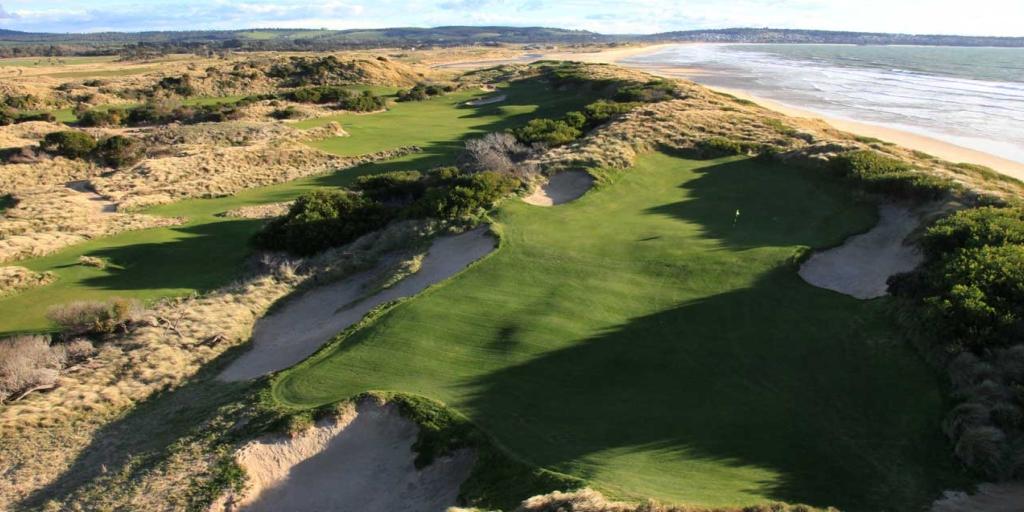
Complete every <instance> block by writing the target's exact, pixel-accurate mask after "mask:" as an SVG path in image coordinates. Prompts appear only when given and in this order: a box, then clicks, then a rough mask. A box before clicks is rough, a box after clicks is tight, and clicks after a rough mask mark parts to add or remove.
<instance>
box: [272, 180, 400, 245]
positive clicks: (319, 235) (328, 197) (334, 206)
mask: <svg viewBox="0 0 1024 512" xmlns="http://www.w3.org/2000/svg"><path fill="white" fill-rule="evenodd" d="M393 214H394V212H392V211H391V210H389V209H387V208H385V207H383V206H382V205H380V204H379V203H377V202H375V201H373V200H371V199H369V198H366V197H363V196H362V195H359V194H355V193H352V192H348V191H315V192H310V193H308V194H305V195H303V196H300V197H299V198H298V199H297V200H296V201H295V203H294V204H293V205H292V207H291V208H290V209H289V211H288V214H287V215H285V216H284V217H280V218H278V219H275V220H273V221H271V222H270V223H269V224H268V225H267V226H266V227H265V228H264V229H263V231H261V232H260V233H258V234H257V235H256V237H255V239H254V241H255V243H256V245H258V246H259V247H262V248H264V249H270V250H278V251H288V252H292V253H295V254H299V255H309V254H314V253H316V252H319V251H322V250H324V249H327V248H330V247H336V246H339V245H344V244H346V243H349V242H351V241H353V240H355V239H356V238H358V237H360V236H362V235H364V234H366V233H369V232H371V231H373V230H376V229H380V228H382V227H384V225H386V224H387V223H388V222H389V221H390V220H391V219H392V217H393Z"/></svg>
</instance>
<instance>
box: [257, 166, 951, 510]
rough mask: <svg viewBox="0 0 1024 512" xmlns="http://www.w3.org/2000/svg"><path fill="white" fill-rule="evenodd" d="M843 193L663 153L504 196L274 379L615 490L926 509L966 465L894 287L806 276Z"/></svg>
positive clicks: (276, 388)
mask: <svg viewBox="0 0 1024 512" xmlns="http://www.w3.org/2000/svg"><path fill="white" fill-rule="evenodd" d="M850 196H851V195H850V193H849V191H848V190H844V189H843V188H842V187H841V185H839V184H837V183H835V182H833V181H830V180H829V179H828V178H826V177H823V176H821V175H820V173H814V172H811V171H801V170H795V169H791V168H786V167H781V166H770V165H766V164H762V163H758V162H754V161H752V160H746V159H722V160H716V161H709V162H695V161H689V160H684V159H680V158H675V157H671V156H667V155H664V154H655V155H649V156H645V157H643V158H642V159H641V160H640V162H639V163H638V164H637V166H636V167H635V168H633V169H630V170H628V171H626V172H624V173H623V174H622V175H621V176H620V177H618V178H617V180H616V181H615V182H614V183H612V184H610V185H606V186H604V187H602V188H600V189H598V190H595V191H593V192H591V193H590V194H588V195H587V196H584V197H583V198H582V199H580V200H578V201H576V202H573V203H569V204H566V205H563V206H559V207H555V208H538V207H533V206H529V205H526V204H524V203H522V202H519V201H511V202H510V203H509V204H507V205H506V206H504V207H503V208H501V210H500V211H499V212H498V213H497V216H496V219H497V222H498V224H499V228H500V230H501V232H502V244H501V247H500V249H499V250H498V251H497V252H496V253H494V254H493V255H492V256H490V257H488V258H487V259H486V260H484V261H482V262H480V263H479V264H477V265H476V266H474V267H472V268H471V269H469V270H468V271H466V272H464V273H462V274H460V275H458V276H456V277H455V278H453V279H451V280H449V281H447V282H445V283H443V284H441V285H439V286H436V287H434V288H432V289H429V290H427V291H426V292H424V293H423V294H422V295H420V296H418V297H416V298H413V299H411V300H408V301H406V302H403V303H401V304H399V305H398V306H396V307H394V308H393V309H392V310H390V311H389V312H387V313H386V314H385V315H383V316H382V317H381V318H380V319H378V320H377V321H376V322H374V323H373V324H371V325H370V326H368V327H366V328H365V329H363V330H361V331H359V332H356V333H355V334H353V335H352V336H351V337H349V338H348V339H345V340H342V341H340V342H336V343H335V345H333V346H330V347H329V348H328V349H325V350H324V351H322V352H320V353H319V354H317V355H316V356H314V357H312V358H311V359H309V360H307V361H305V362H303V363H301V364H299V365H297V366H296V367H294V368H292V369H289V370H286V371H285V372H283V373H282V374H280V375H278V376H277V377H276V378H275V379H274V385H273V394H274V396H275V397H276V398H277V400H278V401H280V402H281V403H283V404H284V405H286V406H291V407H296V408H306V407H313V406H318V405H321V404H325V403H330V402H333V401H336V400H339V399H344V398H346V397H349V396H352V395H354V394H357V393H360V392H363V391H366V390H386V391H403V392H409V393H416V394H420V395H424V396H428V397H431V398H435V399H439V400H442V401H444V402H446V403H447V404H449V405H450V406H452V407H455V408H456V409H458V410H460V411H461V412H463V413H465V414H466V415H468V416H469V417H470V418H472V419H473V420H474V421H475V422H476V423H477V424H478V425H479V426H480V427H481V428H483V429H485V430H486V431H488V432H489V433H491V434H492V435H493V436H494V437H495V438H496V440H497V441H498V442H499V443H500V444H501V445H502V446H504V447H505V448H507V449H509V450H510V451H511V452H512V453H513V454H515V455H516V456H518V457H521V458H522V459H524V460H526V461H528V462H531V463H533V464H536V465H538V466H542V467H547V468H552V469H555V470H558V471H563V472H566V473H569V474H573V475H577V476H581V477H584V478H586V479H588V480H589V481H590V482H591V484H592V485H593V486H595V487H596V488H598V489H599V490H602V491H604V492H606V493H609V494H611V495H612V496H614V497H620V498H646V497H653V498H656V499H659V500H663V501H666V502H676V503H687V504H697V505H705V506H724V505H747V504H754V503H763V502H764V501H767V500H784V501H790V502H804V503H810V504H812V505H819V506H824V505H836V506H839V507H841V508H842V509H843V510H872V511H877V510H883V509H884V510H917V509H920V508H921V507H922V506H923V505H924V504H925V503H927V502H928V501H929V500H931V499H932V498H934V497H935V496H936V495H937V494H938V493H939V492H940V490H941V489H943V488H944V487H945V486H946V485H948V484H951V483H952V482H954V481H959V479H960V478H961V477H960V475H958V473H957V471H956V470H955V469H954V468H953V466H952V463H951V459H950V457H949V448H948V446H946V444H945V442H944V439H943V437H942V436H941V434H940V432H939V431H938V425H939V421H940V417H941V414H942V411H943V406H942V403H941V395H940V386H939V383H938V380H937V378H936V377H934V376H933V374H932V373H931V372H930V371H929V369H928V368H927V367H926V366H925V364H923V363H922V362H921V361H919V359H918V358H917V356H916V355H915V354H914V352H913V351H912V350H911V349H909V348H908V347H906V346H905V344H904V343H903V342H902V341H900V340H899V339H898V337H897V336H896V334H895V331H894V328H893V326H892V325H891V324H890V322H889V321H888V320H887V316H886V309H887V308H888V307H889V302H888V301H887V300H884V299H883V300H876V301H870V302H863V301H858V300H855V299H852V298H848V297H845V296H842V295H839V294H836V293H833V292H829V291H826V290H821V289H817V288H814V287H812V286H810V285H807V284H806V283H804V282H803V281H802V280H801V279H800V278H799V277H798V276H797V274H796V271H795V265H793V264H792V261H791V259H792V258H793V257H794V255H796V254H798V252H799V250H800V249H801V248H803V247H807V246H810V247H822V246H829V245H833V244H837V243H839V242H841V241H842V240H843V239H844V238H845V237H847V236H849V235H851V234H853V233H856V232H860V231H864V230H866V229H868V228H869V227H870V226H872V225H873V223H874V222H875V221H876V218H875V217H876V215H875V213H874V212H875V209H874V206H873V205H870V204H863V203H856V202H854V201H853V200H852V199H851V198H850ZM737 212H738V213H737Z"/></svg>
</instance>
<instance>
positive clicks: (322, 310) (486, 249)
mask: <svg viewBox="0 0 1024 512" xmlns="http://www.w3.org/2000/svg"><path fill="white" fill-rule="evenodd" d="M492 250H494V239H493V238H491V236H490V235H489V234H488V233H487V230H486V229H485V228H478V229H475V230H473V231H469V232H466V233H463V234H461V235H455V236H446V237H441V238H438V239H437V240H435V241H434V243H433V245H431V246H430V250H429V252H427V256H426V257H425V258H423V263H422V265H421V266H420V269H419V271H418V272H416V273H415V274H412V275H411V276H409V277H406V278H405V279H403V280H401V281H399V282H398V283H397V284H395V285H394V286H392V287H390V288H387V289H385V290H382V291H381V292H380V293H377V294H375V295H373V296H371V297H364V293H365V287H366V286H367V285H368V284H369V283H370V282H372V281H373V279H374V277H375V275H374V273H373V272H363V273H361V274H357V275H355V276H352V277H350V278H348V279H345V280H343V281H339V282H337V283H334V284H330V285H327V286H323V287H320V288H316V289H314V290H312V291H310V292H308V293H306V294H304V295H302V296H301V297H298V298H296V299H295V300H293V301H291V302H289V303H287V304H286V305H285V306H284V307H282V308H281V309H280V310H278V311H276V312H274V313H273V314H271V315H268V316H266V317H263V318H261V319H260V320H259V322H257V323H256V327H255V329H254V332H253V341H252V349H251V350H249V351H248V352H246V353H245V354H242V356H241V357H239V358H238V359H236V360H235V361H234V362H233V363H231V365H230V366H228V367H227V368H226V369H225V370H224V372H223V373H221V375H220V379H222V380H227V381H238V380H246V379H253V378H256V377H260V376H262V375H265V374H267V373H270V372H273V371H277V370H281V369H284V368H288V367H289V366H292V365H294V364H295V363H298V362H299V361H302V360H303V359H305V358H307V357H309V356H310V355H311V354H313V352H316V351H317V349H319V348H320V347H321V346H322V345H323V344H324V343H326V342H327V341H328V340H330V339H331V338H332V337H334V336H335V335H337V334H338V333H340V332H341V331H343V330H345V329H346V328H348V327H349V326H350V325H352V324H354V323H356V322H358V321H359V320H360V319H362V318H363V316H364V315H366V313H368V312H369V311H370V310H372V309H373V308H375V307H377V306H379V305H381V304H384V303H386V302H390V301H393V300H397V299H401V298H403V297H409V296H411V295H415V294H417V293H419V292H421V291H423V290H424V289H426V288H427V287H428V286H430V285H432V284H434V283H437V282H439V281H443V280H444V279H447V278H449V277H451V276H453V275H455V274H456V273H457V272H459V271H460V270H462V269H464V268H466V265H469V264H470V263H473V262H474V261H476V260H478V259H480V258H482V257H484V256H486V255H487V254H488V253H490V252H491V251H492Z"/></svg>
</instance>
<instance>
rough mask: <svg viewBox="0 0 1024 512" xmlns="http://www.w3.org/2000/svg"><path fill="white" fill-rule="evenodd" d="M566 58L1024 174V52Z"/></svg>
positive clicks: (714, 52)
mask: <svg viewBox="0 0 1024 512" xmlns="http://www.w3.org/2000/svg"><path fill="white" fill-rule="evenodd" d="M879 50H881V54H879V55H875V54H865V52H878V51H879ZM906 52H910V54H905V53H906ZM919 52H924V56H923V57H922V56H921V55H918V53H919ZM987 52H991V55H989V54H988V53H987ZM982 53H985V54H986V55H985V57H986V58H985V59H981V58H980V57H979V55H980V54H982ZM861 54H863V55H861ZM554 56H555V55H552V56H549V57H554ZM943 56H945V57H943ZM557 57H560V58H575V59H576V60H583V61H588V62H604V63H611V64H618V65H622V66H626V67H632V68H635V69H640V70H643V71H646V72H648V73H651V74H654V75H658V76H663V77H667V78H685V79H689V80H693V81H696V82H698V83H700V84H702V85H705V86H708V87H710V88H711V89H714V90H717V91H719V92H724V93H727V94H732V95H734V96H737V97H739V98H742V99H746V100H750V101H754V102H756V103H758V104H760V105H761V106H764V107H766V108H769V109H772V110H775V111H778V112H781V113H783V114H786V115H789V116H793V117H804V118H817V119H822V120H824V121H826V122H827V123H829V124H830V125H832V126H833V127H835V128H837V129H840V130H843V131H847V132H850V133H853V134H856V135H859V136H863V137H872V138H878V139H881V140H885V141H887V142H892V143H895V144H899V145H902V146H906V147H908V148H910V149H914V150H917V151H922V152H925V153H928V154H931V155H933V156H936V157H940V158H943V159H946V160H950V161H954V162H966V163H972V164H978V165H984V166H987V167H991V168H993V169H995V170H997V171H1000V172H1002V173H1004V174H1006V175H1009V176H1012V177H1014V178H1017V179H1024V130H1022V127H1024V64H1019V63H1017V64H1015V62H1016V61H1017V60H1020V57H1024V49H1017V48H953V49H950V48H931V47H857V46H841V45H774V44H763V45H755V44H745V45H735V44H713V43H680V44H657V45H650V46H639V47H628V48H617V49H612V50H608V51H604V52H598V53H591V54H574V57H572V56H570V55H562V54H558V55H557ZM982 60H983V61H984V62H985V64H982V63H979V61H982ZM911 62H914V63H916V64H915V65H913V66H911V65H909V63H911ZM1021 62H1024V60H1022V61H1021Z"/></svg>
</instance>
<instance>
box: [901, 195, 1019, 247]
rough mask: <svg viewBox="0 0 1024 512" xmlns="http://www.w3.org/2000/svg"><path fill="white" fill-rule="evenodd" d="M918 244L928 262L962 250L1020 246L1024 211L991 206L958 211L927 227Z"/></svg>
mask: <svg viewBox="0 0 1024 512" xmlns="http://www.w3.org/2000/svg"><path fill="white" fill-rule="evenodd" d="M920 243H921V247H922V248H923V249H924V251H925V254H926V255H927V256H928V257H929V258H932V259H938V258H941V257H943V256H944V255H946V254H951V253H953V252H954V251H956V250H957V249H962V248H980V247H986V246H999V245H1005V244H1024V210H1022V209H1021V208H998V207H992V206H985V207H981V208H971V209H967V210H961V211H958V212H956V213H954V214H952V215H949V216H948V217H945V218H943V219H941V220H939V221H938V222H936V223H935V225H933V226H931V227H930V228H928V230H927V231H925V234H924V236H922V237H921V242H920Z"/></svg>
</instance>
